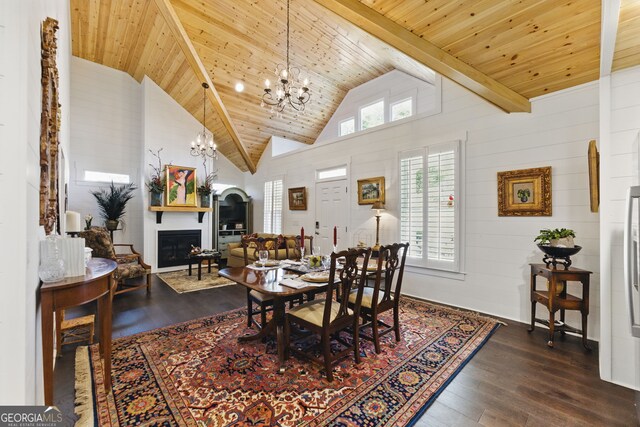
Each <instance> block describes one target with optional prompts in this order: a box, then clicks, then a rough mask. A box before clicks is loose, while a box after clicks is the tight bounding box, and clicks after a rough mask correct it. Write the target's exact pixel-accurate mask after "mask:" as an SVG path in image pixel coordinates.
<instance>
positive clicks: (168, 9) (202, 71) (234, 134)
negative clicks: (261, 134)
mask: <svg viewBox="0 0 640 427" xmlns="http://www.w3.org/2000/svg"><path fill="white" fill-rule="evenodd" d="M154 1H155V4H156V6H157V7H158V10H159V11H160V13H161V14H162V16H163V17H164V19H165V21H166V23H167V25H168V26H169V28H170V29H171V33H172V34H173V36H174V37H175V39H176V42H177V43H178V45H179V46H180V49H181V50H182V52H183V53H184V55H185V57H186V58H187V62H188V63H189V65H190V66H191V69H192V70H193V72H194V73H195V74H196V76H197V77H198V79H199V80H200V81H201V82H204V83H207V84H209V89H208V90H207V92H206V93H207V98H209V101H210V102H211V103H212V104H213V107H214V108H215V109H216V111H217V112H218V115H219V116H220V120H222V123H223V124H224V127H225V128H226V129H227V131H228V132H229V135H231V139H232V140H233V142H234V143H235V145H236V147H237V148H238V151H239V152H240V154H241V155H242V158H243V159H244V162H245V164H246V165H247V168H248V169H249V171H250V172H251V173H252V174H253V173H256V165H255V164H254V163H253V160H251V157H250V156H249V153H248V151H247V148H246V147H245V145H244V143H243V142H242V139H241V138H240V134H239V133H238V130H237V129H236V127H235V125H234V124H233V121H232V120H231V116H229V112H228V111H227V109H226V107H225V106H224V104H223V103H222V99H221V98H220V94H219V93H218V91H217V90H216V88H215V86H214V84H213V81H211V78H210V77H209V73H207V70H206V68H205V67H204V64H203V63H202V60H201V59H200V57H199V56H198V53H197V52H196V50H195V48H194V47H193V43H191V39H189V36H188V35H187V32H186V31H185V29H184V27H183V26H182V23H181V22H180V19H179V18H178V15H177V14H176V11H175V9H174V8H173V6H172V5H171V3H170V1H169V0H154Z"/></svg>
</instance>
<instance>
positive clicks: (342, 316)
mask: <svg viewBox="0 0 640 427" xmlns="http://www.w3.org/2000/svg"><path fill="white" fill-rule="evenodd" d="M370 255H371V248H367V249H359V250H354V249H351V250H346V251H342V252H338V253H332V254H331V270H330V271H329V284H330V285H329V286H328V287H327V295H326V298H324V299H316V300H313V301H309V302H306V303H304V304H301V305H299V306H296V307H294V308H292V309H290V310H289V312H288V313H287V315H286V321H285V332H284V335H285V340H286V341H285V342H286V345H285V358H288V357H289V352H290V351H292V352H294V353H296V354H298V355H300V356H303V357H306V358H308V359H310V360H311V361H312V362H315V363H318V364H320V365H324V368H325V371H326V374H327V379H328V380H329V381H333V365H334V364H335V363H336V362H337V361H339V360H341V359H343V358H344V357H346V356H347V355H348V354H349V353H350V352H351V351H353V354H354V357H355V361H356V363H360V346H359V342H360V341H359V339H358V323H359V318H358V316H359V310H360V302H361V301H362V293H363V288H364V283H365V280H364V279H365V275H366V273H367V271H366V269H363V268H359V267H358V262H357V261H358V257H361V256H364V260H365V265H366V263H367V262H368V260H369V256H370ZM340 257H344V260H345V263H344V266H343V268H342V269H340V270H337V269H336V266H337V264H338V262H337V261H338V258H340ZM356 283H358V288H357V291H356V296H355V299H354V303H353V305H352V307H351V308H350V307H349V304H348V301H347V299H346V298H343V299H342V301H338V300H335V299H334V298H333V297H334V294H335V293H336V290H338V289H340V292H341V294H342V295H348V294H349V291H350V290H351V288H352V287H353V286H354V284H356ZM293 325H297V326H298V327H301V328H304V329H305V330H307V331H310V332H312V333H315V334H317V335H319V336H320V349H321V354H322V357H316V356H314V355H313V354H312V353H310V352H309V351H304V350H302V349H299V348H297V347H296V345H295V344H296V343H295V341H293V342H292V340H291V331H292V329H293V328H292V326H293ZM347 328H352V329H351V335H352V340H351V342H350V343H349V342H347V341H345V340H343V339H342V338H341V337H340V336H339V332H341V331H344V330H345V329H347ZM331 337H334V338H335V339H336V340H338V341H339V342H340V344H342V345H343V346H344V347H345V348H344V349H343V350H340V351H337V352H336V353H335V354H334V353H332V352H331ZM303 338H304V339H307V336H304V337H303ZM309 350H313V349H309Z"/></svg>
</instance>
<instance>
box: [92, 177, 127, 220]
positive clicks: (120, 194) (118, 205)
mask: <svg viewBox="0 0 640 427" xmlns="http://www.w3.org/2000/svg"><path fill="white" fill-rule="evenodd" d="M136 189H137V187H136V186H135V185H134V184H133V183H131V184H124V185H121V186H117V187H116V186H115V185H114V184H113V181H111V185H110V186H109V188H107V189H104V188H102V189H100V190H95V191H92V192H91V194H93V197H95V198H96V201H97V202H98V208H99V210H100V216H102V218H103V219H104V221H105V227H107V229H108V230H116V229H117V228H118V224H119V222H120V221H121V220H122V217H123V216H124V214H125V208H126V206H127V202H129V200H131V199H132V198H133V192H134V191H135V190H136Z"/></svg>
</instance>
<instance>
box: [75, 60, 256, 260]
mask: <svg viewBox="0 0 640 427" xmlns="http://www.w3.org/2000/svg"><path fill="white" fill-rule="evenodd" d="M72 77H73V86H72V110H73V127H72V129H73V133H72V150H71V160H72V165H73V167H72V170H71V183H70V196H69V208H70V209H72V210H75V211H78V212H81V213H82V215H83V216H84V215H85V214H86V213H91V214H92V215H93V216H94V222H93V224H94V225H99V224H101V220H100V219H99V217H98V211H97V206H96V202H95V198H94V197H93V196H92V195H91V194H90V193H89V192H90V191H91V190H93V189H96V188H99V187H100V185H99V184H96V183H88V182H85V181H83V176H84V171H85V170H96V171H100V172H114V173H122V174H128V175H130V176H131V180H132V182H134V183H136V185H137V186H138V187H139V189H138V190H137V191H136V196H135V197H134V199H132V200H131V201H130V202H129V204H128V205H127V214H126V216H125V221H126V227H125V229H124V230H123V231H118V232H115V233H114V240H115V241H116V242H128V243H129V242H130V243H133V244H134V246H135V248H136V249H137V250H138V251H140V252H142V253H143V254H144V259H145V262H147V263H148V264H150V265H151V266H152V267H153V269H154V271H155V265H156V234H157V230H160V229H162V230H176V229H201V230H202V236H203V245H204V246H206V247H209V246H210V245H211V237H210V236H211V224H210V223H211V215H209V214H208V215H206V216H205V219H204V222H203V223H202V224H199V223H198V221H197V216H196V214H195V213H191V214H186V213H166V214H165V215H164V216H163V218H162V224H159V225H156V224H155V218H156V216H155V213H152V212H149V210H148V209H147V206H148V205H149V194H148V192H147V190H146V187H145V180H146V179H147V178H148V176H149V174H150V171H151V169H150V167H149V166H148V165H149V163H153V164H154V165H155V164H156V160H155V158H154V157H153V156H152V155H151V154H150V153H149V151H148V150H149V149H152V150H154V151H156V150H157V149H159V148H163V151H162V152H161V158H162V161H163V163H164V164H167V163H173V164H176V165H182V166H189V167H196V168H198V174H199V176H200V177H202V176H203V175H204V170H203V167H202V161H201V160H200V159H199V158H196V157H192V156H191V155H190V154H189V143H190V142H191V140H192V139H193V137H194V136H195V135H196V133H197V132H198V131H199V130H201V126H202V125H201V124H200V123H198V121H197V120H195V119H194V118H193V116H191V115H190V114H189V113H188V112H187V111H186V110H184V108H182V107H181V106H180V105H179V104H178V103H176V102H175V101H174V100H173V99H172V98H171V97H170V96H169V95H167V94H166V93H165V92H164V91H163V90H162V89H161V88H160V87H158V86H157V85H156V84H155V83H154V82H153V81H151V80H150V79H148V78H146V77H145V79H144V80H143V82H142V84H138V83H137V82H136V81H135V80H134V79H133V78H132V77H131V76H129V75H128V74H126V73H124V72H122V71H118V70H115V69H113V68H108V67H105V66H103V65H99V64H96V63H93V62H90V61H86V60H84V59H80V58H76V57H74V58H72ZM209 108H210V107H209ZM216 167H218V168H219V178H218V180H217V182H218V183H222V184H231V185H236V186H240V187H242V185H243V182H244V176H243V174H242V172H241V171H240V170H239V169H237V168H236V167H235V166H234V165H233V164H232V163H231V162H229V161H228V160H227V159H226V158H225V157H224V156H220V159H219V160H218V162H217V165H216ZM208 169H209V171H211V170H212V167H211V166H208Z"/></svg>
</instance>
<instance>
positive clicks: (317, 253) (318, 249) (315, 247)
mask: <svg viewBox="0 0 640 427" xmlns="http://www.w3.org/2000/svg"><path fill="white" fill-rule="evenodd" d="M313 254H314V255H320V246H314V247H313Z"/></svg>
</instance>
